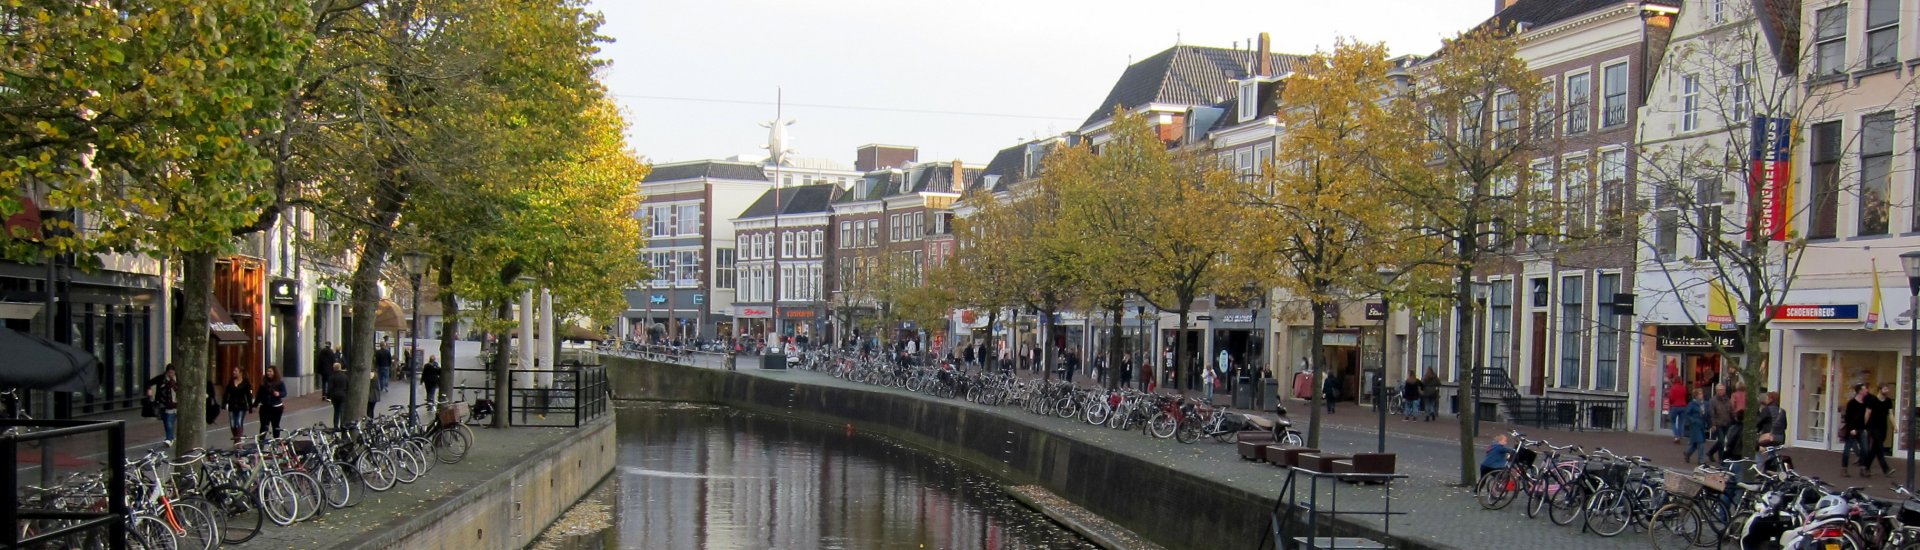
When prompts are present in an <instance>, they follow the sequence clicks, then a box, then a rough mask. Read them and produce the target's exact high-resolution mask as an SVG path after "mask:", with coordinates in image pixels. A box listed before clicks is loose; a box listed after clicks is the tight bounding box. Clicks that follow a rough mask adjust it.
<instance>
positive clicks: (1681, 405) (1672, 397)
mask: <svg viewBox="0 0 1920 550" xmlns="http://www.w3.org/2000/svg"><path fill="white" fill-rule="evenodd" d="M1686 408H1687V383H1686V382H1685V381H1682V380H1680V377H1678V376H1675V377H1671V378H1668V379H1667V423H1668V424H1669V425H1671V426H1672V427H1673V443H1674V444H1675V445H1678V444H1680V430H1681V428H1683V426H1681V425H1680V417H1681V413H1682V412H1683V410H1684V409H1686Z"/></svg>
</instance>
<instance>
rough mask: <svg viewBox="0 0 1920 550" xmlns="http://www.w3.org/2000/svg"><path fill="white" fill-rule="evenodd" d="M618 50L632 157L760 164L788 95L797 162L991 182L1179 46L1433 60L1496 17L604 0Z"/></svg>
mask: <svg viewBox="0 0 1920 550" xmlns="http://www.w3.org/2000/svg"><path fill="white" fill-rule="evenodd" d="M594 4H595V7H596V8H597V9H599V10H601V11H602V12H603V13H604V14H605V15H606V18H607V22H606V25H605V26H604V27H602V29H601V30H602V32H603V33H604V34H606V35H607V36H609V37H611V38H612V39H613V40H614V42H613V43H611V44H608V45H606V46H605V52H604V54H603V55H604V56H605V57H606V58H607V59H610V60H611V61H612V67H611V68H609V69H608V70H607V72H606V74H605V75H604V77H603V78H604V79H605V81H606V83H607V85H608V87H609V88H610V89H611V90H612V93H613V94H614V95H615V96H616V98H617V99H619V101H620V102H621V104H622V105H624V106H625V107H626V110H627V121H628V122H629V123H630V124H631V125H632V128H631V129H630V130H629V131H628V136H629V143H630V145H631V146H632V147H633V148H634V150H636V151H638V152H639V153H640V154H642V155H645V156H646V157H647V158H648V159H649V160H651V161H653V162H656V163H665V162H676V161H683V160H696V159H704V158H720V157H726V156H730V155H736V154H764V151H763V150H762V147H761V146H762V145H764V144H765V143H766V130H765V129H764V128H761V127H760V126H759V123H761V122H765V121H768V120H772V119H773V118H774V106H773V102H774V97H775V89H776V88H781V89H784V90H785V101H786V103H787V105H786V109H785V113H786V116H787V117H788V118H791V119H795V120H797V121H798V122H797V123H796V124H795V125H794V126H793V127H792V129H791V135H792V139H791V142H792V143H793V145H792V147H793V148H794V149H795V151H796V153H797V156H800V157H821V158H831V159H834V160H838V161H840V162H843V163H846V164H849V165H850V164H852V162H853V152H854V148H855V147H858V146H860V145H862V144H867V143H887V144H897V145H912V146H917V147H919V148H920V159H921V160H950V159H955V158H958V159H961V160H964V161H966V162H969V163H978V164H985V163H986V162H987V161H988V160H991V159H992V156H993V152H994V151H996V150H998V149H1000V148H1002V147H1006V146H1008V145H1012V144H1014V143H1016V142H1018V141H1020V140H1024V139H1028V138H1032V137H1036V136H1043V135H1051V134H1056V133H1059V132H1064V131H1067V130H1072V129H1074V128H1077V127H1078V126H1079V125H1080V122H1081V121H1083V120H1085V119H1086V117H1087V115H1088V114H1090V113H1091V112H1092V111H1093V109H1094V108H1095V107H1096V106H1097V105H1098V104H1099V103H1100V100H1101V99H1102V98H1104V97H1105V96H1106V93H1107V89H1108V88H1109V87H1111V86H1112V85H1113V83H1114V80H1116V79H1117V78H1119V76H1120V73H1121V71H1122V70H1123V69H1124V68H1125V67H1126V66H1127V64H1128V63H1129V62H1131V61H1136V60H1139V59H1143V58H1146V57H1148V56H1151V55H1153V54H1155V53H1158V52H1160V51H1162V50H1165V49H1167V48H1169V47H1172V46H1173V45H1174V44H1175V43H1176V42H1179V43H1185V44H1193V45H1201V46H1218V47H1232V46H1233V45H1234V43H1235V42H1239V43H1240V44H1241V46H1242V47H1245V45H1246V42H1247V41H1248V40H1249V39H1251V38H1252V37H1255V36H1258V35H1259V33H1260V32H1261V31H1266V32H1268V33H1270V34H1271V35H1272V38H1273V51H1275V52H1280V53H1301V54H1305V53H1311V52H1313V51H1314V50H1316V49H1327V48H1331V47H1332V46H1333V43H1334V39H1335V38H1336V37H1351V38H1357V39H1359V40H1363V41H1369V42H1376V41H1384V42H1386V43H1387V46H1388V47H1389V48H1390V49H1391V50H1392V51H1393V52H1394V54H1395V55H1398V54H1403V53H1426V52H1430V51H1432V50H1433V49H1434V48H1436V47H1437V46H1439V44H1440V40H1441V38H1442V37H1446V36H1452V35H1453V34H1454V33H1457V32H1459V31H1460V30H1463V29H1465V28H1467V27H1468V26H1470V25H1473V24H1475V23H1478V22H1480V21H1481V20H1484V19H1486V18H1487V17H1488V16H1490V15H1492V12H1493V1H1492V0H1242V1H1232V2H1227V1H1187V2H1166V1H1161V2H1142V1H1134V0H1114V1H1104V2H1094V1H1084V2H1083V1H1059V0H1024V1H1012V0H970V1H959V2H954V1H939V2H934V1H921V0H828V1H806V0H802V1H794V0H785V1H773V0H594Z"/></svg>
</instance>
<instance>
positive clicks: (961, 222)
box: [933, 190, 1024, 364]
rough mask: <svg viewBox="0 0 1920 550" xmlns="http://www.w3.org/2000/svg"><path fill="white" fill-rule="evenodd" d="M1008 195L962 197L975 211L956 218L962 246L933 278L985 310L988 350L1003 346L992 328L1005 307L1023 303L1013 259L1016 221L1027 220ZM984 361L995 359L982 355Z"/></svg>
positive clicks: (957, 297)
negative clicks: (1014, 210)
mask: <svg viewBox="0 0 1920 550" xmlns="http://www.w3.org/2000/svg"><path fill="white" fill-rule="evenodd" d="M1008 200H1012V199H1011V196H1010V195H1008V196H1004V197H1003V196H1000V195H996V194H994V193H991V192H987V191H980V190H975V191H972V192H969V193H968V194H967V195H966V196H965V197H962V199H961V201H960V202H961V203H962V204H966V205H969V206H970V207H971V209H972V210H973V212H972V215H970V216H966V217H962V218H959V219H958V220H956V221H955V222H954V228H955V238H954V240H955V242H957V243H958V245H959V246H958V248H957V249H956V250H954V254H953V258H951V259H950V260H949V261H948V262H947V263H946V264H944V265H942V266H941V268H940V269H938V270H936V271H935V273H934V279H933V280H934V284H935V285H938V286H942V287H945V288H948V289H951V290H952V292H953V298H954V301H955V302H956V304H957V305H960V306H964V307H972V308H977V309H982V310H985V311H986V315H987V340H986V342H984V345H983V347H982V349H983V350H984V351H985V353H988V354H993V353H996V352H997V351H998V349H999V348H998V347H997V345H996V343H995V341H994V332H993V327H995V326H997V325H998V324H999V321H1000V313H1001V311H1002V310H1004V309H1006V308H1011V307H1018V306H1020V305H1021V303H1022V302H1021V296H1022V289H1021V286H1020V284H1021V282H1022V281H1021V280H1020V276H1021V274H1020V271H1019V270H1020V269H1022V266H1020V265H1018V264H1017V263H1015V262H1013V261H1009V260H1010V255H1011V254H1013V253H1014V251H1015V249H1014V248H1012V247H1013V245H1014V244H1016V241H1015V239H1016V238H1017V235H1018V231H1019V228H1018V227H1017V226H1016V225H1015V224H1018V223H1024V221H1023V220H1019V219H1015V216H1014V215H1012V214H1011V213H1010V212H1009V211H1010V210H1011V209H1012V208H1013V207H1012V205H1010V204H1007V203H1006V202H1005V201H1008ZM981 362H982V364H991V361H989V360H986V359H984V358H983V359H982V361H981Z"/></svg>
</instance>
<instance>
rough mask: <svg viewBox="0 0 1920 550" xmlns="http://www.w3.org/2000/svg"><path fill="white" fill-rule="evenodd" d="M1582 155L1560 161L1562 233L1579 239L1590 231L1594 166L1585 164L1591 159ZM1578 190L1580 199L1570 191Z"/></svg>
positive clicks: (1586, 155)
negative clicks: (1577, 236) (1578, 236)
mask: <svg viewBox="0 0 1920 550" xmlns="http://www.w3.org/2000/svg"><path fill="white" fill-rule="evenodd" d="M1594 158H1596V157H1594V156H1593V155H1589V154H1587V153H1586V152H1585V151H1582V152H1578V153H1569V154H1567V155H1566V156H1563V157H1560V166H1561V169H1560V196H1561V202H1562V208H1563V210H1562V211H1561V212H1562V214H1563V215H1562V216H1561V217H1560V219H1561V224H1562V225H1563V228H1562V230H1563V231H1566V232H1567V234H1568V235H1580V234H1583V232H1585V231H1586V230H1589V229H1592V228H1593V226H1594V223H1593V202H1594V196H1596V193H1595V192H1594V187H1595V186H1594V184H1593V182H1594V177H1593V168H1594V167H1593V166H1591V165H1589V164H1588V163H1589V162H1590V161H1591V160H1592V159H1594ZM1576 183H1577V184H1578V185H1575V184H1576ZM1576 187H1577V188H1579V189H1580V195H1579V196H1577V197H1576V196H1574V194H1573V190H1574V189H1575V188H1576Z"/></svg>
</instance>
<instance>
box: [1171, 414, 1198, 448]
mask: <svg viewBox="0 0 1920 550" xmlns="http://www.w3.org/2000/svg"><path fill="white" fill-rule="evenodd" d="M1173 440H1174V441H1178V442H1181V443H1193V442H1195V441H1199V440H1200V423H1199V422H1195V421H1194V420H1193V419H1191V418H1189V419H1187V420H1184V421H1181V422H1180V427H1179V428H1178V429H1177V430H1175V431H1174V432H1173Z"/></svg>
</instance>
